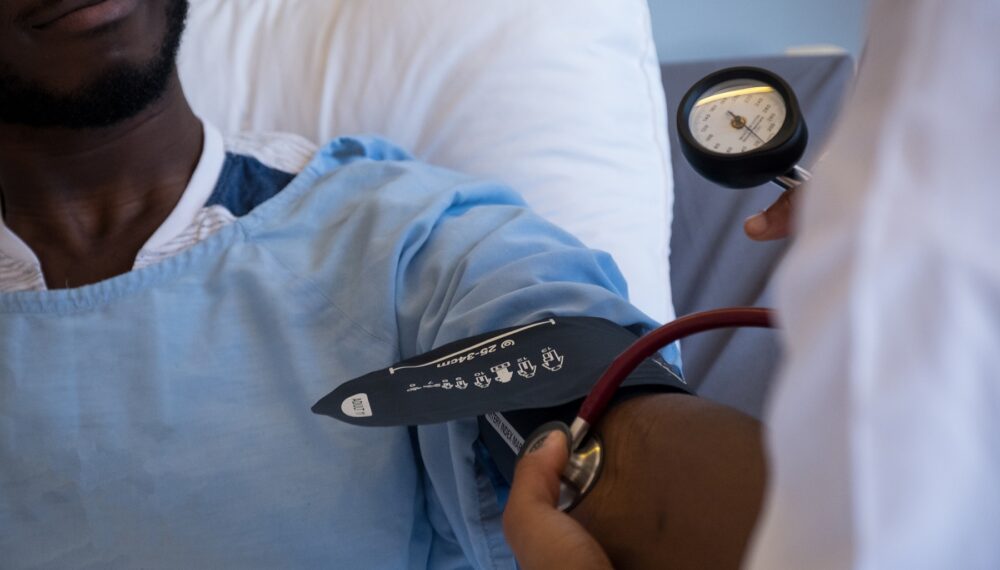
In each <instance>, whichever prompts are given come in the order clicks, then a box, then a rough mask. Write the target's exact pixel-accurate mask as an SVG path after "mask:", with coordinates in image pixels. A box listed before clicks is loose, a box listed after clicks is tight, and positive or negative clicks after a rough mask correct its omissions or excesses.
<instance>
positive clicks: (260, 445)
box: [0, 139, 676, 569]
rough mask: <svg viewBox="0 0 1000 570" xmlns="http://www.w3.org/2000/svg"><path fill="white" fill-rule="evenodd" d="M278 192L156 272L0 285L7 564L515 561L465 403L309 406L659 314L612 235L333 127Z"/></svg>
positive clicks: (1, 523)
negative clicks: (439, 413)
mask: <svg viewBox="0 0 1000 570" xmlns="http://www.w3.org/2000/svg"><path fill="white" fill-rule="evenodd" d="M229 162H230V164H227V168H230V167H232V168H237V169H240V168H242V170H243V171H244V172H243V175H244V176H246V175H253V173H254V172H257V173H258V174H259V177H260V178H261V179H262V180H264V181H265V182H266V181H267V179H268V176H272V175H274V174H275V173H273V172H272V173H268V172H265V170H264V169H260V168H257V167H256V166H254V165H253V164H250V165H247V164H243V165H242V166H240V164H235V166H234V164H232V162H233V161H229ZM237 162H238V161H237ZM258 166H259V165H258ZM248 173H249V174H248ZM254 176H256V175H254ZM278 178H280V176H278ZM289 178H291V176H289ZM227 179H228V180H229V181H232V180H233V179H234V175H233V174H232V173H230V176H229V177H228V178H226V177H224V178H223V181H222V182H225V181H226V180H227ZM235 179H236V180H239V176H235ZM222 182H220V184H222ZM247 182H248V183H253V182H254V181H253V180H247ZM257 182H258V183H259V182H260V180H258V181H257ZM230 186H232V185H231V184H230ZM265 186H266V184H265ZM280 187H281V188H284V189H282V190H281V191H280V192H277V193H276V194H275V195H274V196H273V197H269V196H268V197H267V198H268V199H266V200H265V201H263V203H261V204H253V203H250V204H244V209H246V210H248V212H239V214H241V215H240V216H239V217H238V219H237V220H236V221H235V222H234V223H232V224H230V225H228V226H227V227H225V228H224V229H222V230H221V231H219V232H218V233H216V234H215V235H213V236H211V237H210V238H208V239H207V240H205V241H203V242H201V243H199V244H197V245H196V246H194V247H193V248H191V249H189V250H187V251H186V252H184V253H182V254H180V255H178V256H176V257H172V258H170V259H167V260H166V261H163V262H161V263H158V264H156V265H153V266H151V267H148V268H145V269H140V270H136V271H132V272H130V273H128V274H125V275H121V276H118V277H115V278H113V279H110V280H107V281H104V282H101V283H98V284H95V285H92V286H87V287H83V288H79V289H72V290H57V291H47V292H20V293H10V294H3V295H0V568H22V567H50V568H66V567H80V568H112V567H127V568H140V567H141V568H221V567H226V568H302V567H312V568H320V567H327V568H334V567H336V568H394V569H395V568H424V567H433V568H459V567H468V566H472V567H482V568H509V567H512V566H513V565H514V562H513V558H512V556H511V554H510V552H509V550H508V548H507V546H506V545H505V543H504V539H503V535H502V532H501V508H500V506H498V501H497V496H496V492H495V489H494V486H493V483H491V480H490V478H489V477H487V472H486V469H484V466H483V465H482V464H480V463H479V462H478V460H477V459H476V455H475V453H474V450H473V444H474V441H475V439H476V437H477V428H476V423H475V421H474V420H471V421H462V422H455V423H452V424H448V425H435V426H428V427H421V428H419V429H414V430H410V429H406V428H378V429H372V428H368V429H366V428H358V427H352V426H349V425H346V424H341V423H338V422H336V421H334V420H332V419H330V418H327V417H321V416H316V415H313V414H312V413H311V412H310V409H309V408H310V406H311V405H312V404H313V403H315V402H316V401H317V400H318V399H319V398H320V397H322V396H323V395H324V394H326V393H327V392H329V391H330V390H332V389H333V388H334V387H336V386H337V385H338V384H339V383H342V382H344V381H346V380H348V379H351V378H353V377H355V376H359V375H361V374H363V373H366V372H369V371H371V370H374V369H378V368H384V367H385V366H387V365H389V364H391V363H393V362H395V361H399V360H401V359H404V358H407V357H410V356H413V355H416V354H418V353H421V352H425V351H427V350H430V349H432V348H434V347H436V346H438V345H441V344H443V343H447V342H449V341H454V340H457V339H461V338H464V337H467V336H470V335H474V334H477V333H481V332H484V331H488V330H492V329H496V328H500V327H505V326H511V325H516V324H520V323H526V322H530V321H535V320H538V319H541V318H543V317H547V316H551V315H590V316H598V317H605V318H609V319H613V320H615V321H617V322H619V323H620V324H623V325H633V324H637V323H639V324H642V325H645V326H649V325H651V324H652V323H649V322H648V320H647V318H646V317H645V316H644V315H642V314H641V313H640V312H638V311H637V310H636V309H634V308H632V307H631V306H629V305H628V304H626V303H625V302H624V301H623V300H622V296H623V295H624V294H625V285H624V283H623V281H622V278H621V276H620V275H619V273H618V271H617V270H616V269H615V267H614V265H613V263H612V261H611V259H610V258H609V257H608V256H607V255H605V254H603V253H599V252H594V251H591V250H588V249H585V248H584V247H582V246H581V245H580V244H579V243H578V242H577V241H576V240H574V239H573V238H571V237H570V236H568V235H566V234H565V233H562V232H560V231H558V230H556V229H555V228H553V227H552V226H550V225H548V224H547V223H545V222H543V221H542V220H541V219H539V218H538V217H536V216H535V215H533V214H532V213H530V212H529V211H527V210H526V209H525V208H524V207H523V203H522V201H521V199H520V198H519V197H518V196H517V195H516V194H514V193H512V192H510V191H509V190H507V189H505V188H503V187H499V186H496V185H491V184H484V183H481V182H478V181H475V180H472V179H470V178H467V177H464V176H461V175H458V174H454V173H452V172H448V171H445V170H441V169H438V168H433V167H429V166H426V165H423V164H420V163H418V162H415V161H411V160H408V159H407V157H406V156H405V155H404V154H403V153H401V152H400V151H398V150H397V149H395V148H393V147H391V146H389V145H387V144H386V143H383V142H379V141H376V140H361V139H341V140H338V141H335V142H334V143H332V144H330V145H329V146H327V147H325V148H324V149H323V150H322V151H321V152H320V153H319V154H318V155H317V156H316V157H315V158H314V159H313V160H312V162H311V163H310V164H309V165H308V166H307V168H306V169H305V170H304V171H303V172H302V173H301V174H300V175H299V176H297V177H296V178H295V179H294V180H293V181H291V183H290V184H288V185H287V187H285V186H284V185H283V183H282V185H281V186H280ZM278 189H279V188H278V186H275V191H277V190H278ZM234 192H235V193H236V194H238V193H239V189H238V188H232V187H230V188H228V189H227V188H222V187H221V186H220V188H219V189H217V191H216V196H215V198H216V199H218V200H223V201H229V202H232V201H233V200H234V198H233V195H232V193H234ZM227 193H228V194H229V195H228V196H227ZM251 194H252V193H251ZM237 197H238V196H237ZM236 201H237V202H238V201H239V200H236ZM237 209H238V208H237ZM243 214H245V215H243ZM675 356H676V355H675Z"/></svg>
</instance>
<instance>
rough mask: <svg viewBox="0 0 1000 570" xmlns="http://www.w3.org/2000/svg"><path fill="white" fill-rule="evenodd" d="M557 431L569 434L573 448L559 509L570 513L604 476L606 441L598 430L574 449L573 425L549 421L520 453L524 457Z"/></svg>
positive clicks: (569, 442)
mask: <svg viewBox="0 0 1000 570" xmlns="http://www.w3.org/2000/svg"><path fill="white" fill-rule="evenodd" d="M553 430H559V431H561V432H563V433H564V434H565V435H566V442H567V449H568V450H569V461H568V462H567V463H566V468H565V469H563V472H562V475H561V477H560V481H559V504H558V507H559V510H561V511H563V512H568V511H570V510H572V509H573V508H574V507H576V506H577V505H578V504H580V501H582V500H583V498H584V497H586V496H587V494H588V493H590V491H591V490H592V489H593V488H594V485H595V484H596V483H597V480H598V479H600V477H601V468H602V467H603V466H604V443H603V442H602V441H601V438H600V437H599V436H598V435H597V434H596V433H592V434H591V435H590V436H589V437H588V438H587V439H586V440H584V442H583V443H582V444H581V445H580V446H579V447H577V449H576V451H573V449H572V440H573V437H572V435H570V430H569V426H567V425H566V424H564V423H562V422H549V423H546V424H544V425H542V426H540V427H539V428H538V429H536V430H535V431H534V432H532V434H531V435H530V436H528V439H527V440H525V442H524V447H523V448H522V449H521V453H520V454H519V455H520V457H523V456H524V455H525V454H527V453H530V452H531V451H532V450H534V449H536V448H537V447H539V446H540V445H541V444H542V442H543V441H544V439H545V436H547V435H548V434H549V433H550V432H552V431H553Z"/></svg>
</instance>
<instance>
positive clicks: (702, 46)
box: [609, 0, 867, 61]
mask: <svg viewBox="0 0 1000 570" xmlns="http://www.w3.org/2000/svg"><path fill="white" fill-rule="evenodd" d="M609 1H613V0H609ZM866 7H867V2H866V0H649V8H650V11H651V12H652V15H653V32H654V35H655V38H656V47H657V51H658V52H659V55H660V61H676V60H690V59H706V58H720V57H732V56H752V55H770V54H778V53H782V52H784V51H785V49H786V48H788V47H791V46H800V45H813V44H833V45H837V46H840V47H843V48H844V49H846V50H847V51H849V52H850V53H852V54H853V55H854V56H855V58H856V57H857V55H858V51H859V50H860V47H861V44H862V41H863V33H862V30H863V28H864V20H865V10H866Z"/></svg>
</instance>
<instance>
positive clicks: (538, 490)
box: [503, 430, 611, 570]
mask: <svg viewBox="0 0 1000 570" xmlns="http://www.w3.org/2000/svg"><path fill="white" fill-rule="evenodd" d="M568 459H569V451H568V446H567V443H566V436H565V435H564V434H563V433H562V432H561V431H559V430H554V431H552V432H550V433H549V434H548V436H547V437H546V438H545V441H544V443H543V444H542V446H541V447H540V448H538V449H536V450H535V451H533V452H531V453H528V454H527V455H525V456H524V457H522V458H521V460H520V461H519V462H518V464H517V469H516V470H515V472H514V485H513V487H512V488H511V493H510V500H509V501H508V502H507V508H506V510H505V511H504V517H503V522H504V534H506V536H507V541H508V542H509V543H510V545H511V548H512V549H513V550H514V555H515V556H516V557H517V561H518V563H519V564H520V566H521V567H522V568H524V569H525V570H535V569H542V568H581V569H593V570H598V569H601V570H603V569H608V568H611V563H610V562H609V561H608V557H607V555H606V554H605V553H604V551H603V550H602V549H601V547H600V545H599V544H598V543H597V541H596V540H594V538H593V537H592V536H591V535H590V534H589V533H588V532H587V531H586V530H585V529H584V528H583V527H582V526H581V525H580V523H578V522H576V521H575V520H574V519H573V518H571V517H570V516H569V515H566V514H565V513H562V512H560V511H559V510H558V509H557V508H556V506H555V505H556V503H557V501H558V499H559V474H560V473H561V472H562V470H563V468H564V467H565V466H566V462H567V460H568Z"/></svg>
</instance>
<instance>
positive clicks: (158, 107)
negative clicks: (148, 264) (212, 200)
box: [0, 75, 203, 288]
mask: <svg viewBox="0 0 1000 570" xmlns="http://www.w3.org/2000/svg"><path fill="white" fill-rule="evenodd" d="M202 142H203V130H202V125H201V122H200V121H199V120H198V119H197V117H195V115H194V113H193V112H192V111H191V108H190V107H189V106H188V103H187V100H186V99H185V97H184V93H183V91H182V89H181V87H180V82H179V81H178V79H177V77H176V75H175V76H174V77H173V79H172V80H171V85H170V88H169V89H168V91H167V93H166V94H165V95H164V97H162V98H161V99H160V100H159V101H158V102H157V103H156V104H154V105H153V106H152V107H150V108H149V109H147V110H145V111H143V112H142V113H141V114H140V115H138V116H136V117H134V118H132V119H129V120H127V121H124V122H122V123H120V124H118V125H115V126H113V127H107V128H102V129H91V130H69V129H55V128H47V129H32V128H27V127H18V126H11V125H0V192H2V193H3V199H4V220H5V222H6V224H7V226H8V227H10V229H11V230H13V231H14V232H15V233H16V234H18V235H19V236H20V237H21V238H22V239H23V240H24V241H25V242H26V243H27V244H28V245H29V246H30V247H31V248H32V250H33V251H34V252H35V254H36V255H37V256H38V257H39V260H40V261H41V263H42V268H43V271H44V274H45V277H46V281H47V282H48V284H49V287H50V288H62V287H75V286H80V285H85V284H88V283H94V282H96V281H100V280H102V279H106V278H108V277H112V276H114V275H118V274H121V273H125V272H127V271H128V270H129V269H130V268H131V266H132V262H133V261H134V259H135V256H136V254H137V253H138V251H139V249H140V248H141V247H142V245H143V244H144V243H145V242H146V240H147V239H149V237H150V236H151V235H152V234H153V232H155V231H156V229H157V228H158V227H159V225H160V224H161V223H162V222H163V221H164V220H165V219H166V218H167V216H168V215H169V214H170V212H171V211H172V210H173V208H174V206H175V205H176V204H177V202H178V201H179V200H180V197H181V195H182V194H183V193H184V190H185V188H186V187H187V184H188V181H189V180H190V178H191V175H192V173H193V172H194V170H195V167H196V166H197V164H198V159H199V157H200V156H201V150H202Z"/></svg>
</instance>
